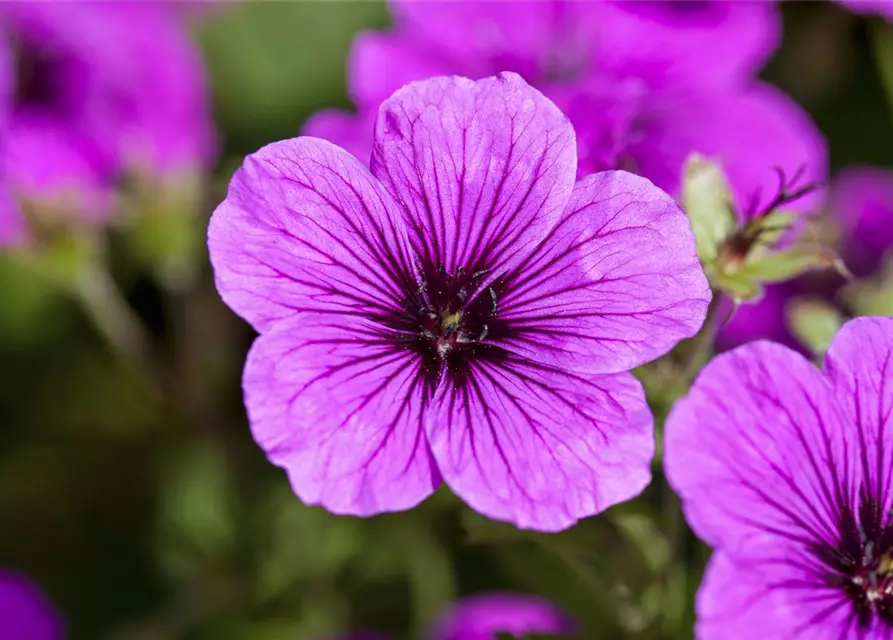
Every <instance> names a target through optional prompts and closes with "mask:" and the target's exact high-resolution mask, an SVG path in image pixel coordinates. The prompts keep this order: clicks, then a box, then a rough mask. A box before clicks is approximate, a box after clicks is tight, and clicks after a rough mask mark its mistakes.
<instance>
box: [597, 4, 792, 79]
mask: <svg viewBox="0 0 893 640" xmlns="http://www.w3.org/2000/svg"><path fill="white" fill-rule="evenodd" d="M580 5H582V6H584V7H588V13H591V14H592V18H591V23H592V27H591V29H592V30H593V31H595V35H594V38H595V39H596V41H597V42H598V50H599V54H600V57H599V63H600V64H601V65H603V66H604V67H607V68H611V69H614V70H615V71H625V72H627V73H633V74H636V75H640V76H641V77H644V78H647V79H648V80H649V84H651V86H652V87H658V86H662V87H675V88H678V87H680V86H690V85H699V86H704V85H705V84H718V85H728V84H730V82H731V83H734V82H735V81H738V80H749V79H750V77H751V76H752V75H753V74H755V73H757V72H758V71H759V70H760V68H761V67H762V66H763V65H764V64H765V63H766V62H768V61H769V58H770V57H771V56H772V54H773V53H775V50H776V49H777V47H778V44H779V42H780V41H781V27H782V25H781V13H780V11H779V10H778V7H777V6H776V4H775V3H773V2H737V1H734V0H733V1H731V2H730V1H727V0H708V1H707V2H691V1H690V0H681V1H680V0H651V1H647V2H641V1H637V0H621V1H618V2H599V3H580ZM707 51H709V52H710V55H709V59H705V52H707Z"/></svg>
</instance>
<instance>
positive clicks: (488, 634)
mask: <svg viewBox="0 0 893 640" xmlns="http://www.w3.org/2000/svg"><path fill="white" fill-rule="evenodd" d="M576 631H577V625H576V623H575V622H574V621H573V620H571V619H570V618H569V617H568V616H567V615H566V614H565V613H564V612H562V611H561V610H560V609H558V608H557V607H555V606H554V605H553V604H552V603H550V602H548V601H547V600H543V599H542V598H537V597H534V596H521V595H516V594H501V593H488V594H484V595H479V596H472V597H469V598H465V599H463V600H461V601H459V602H458V603H457V604H456V605H455V606H453V608H452V609H450V610H449V611H447V612H446V613H445V614H444V615H443V616H442V617H441V619H440V620H439V621H438V622H437V623H436V624H435V625H434V628H433V630H432V633H431V637H432V638H433V640H493V639H495V638H496V635H497V634H498V633H507V634H509V635H512V636H514V637H516V638H523V637H525V636H527V635H530V634H540V635H561V636H570V635H573V634H574V633H576Z"/></svg>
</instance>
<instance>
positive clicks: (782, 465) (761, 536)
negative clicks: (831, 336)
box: [664, 342, 859, 566]
mask: <svg viewBox="0 0 893 640" xmlns="http://www.w3.org/2000/svg"><path fill="white" fill-rule="evenodd" d="M854 431H855V429H854V428H853V426H852V424H851V422H850V421H849V420H848V418H847V416H846V415H845V414H844V413H843V409H842V407H841V405H840V404H839V403H838V402H837V401H836V399H835V398H834V395H833V392H832V388H831V385H830V384H829V383H828V381H827V380H826V379H825V377H824V376H823V375H822V373H821V372H820V371H819V370H818V369H817V368H816V367H814V366H813V365H812V364H811V363H809V362H808V361H807V360H805V359H804V358H803V357H802V356H801V355H799V354H798V353H796V352H794V351H792V350H790V349H788V348H787V347H783V346H781V345H777V344H774V343H771V342H755V343H751V344H748V345H745V346H743V347H739V348H738V349H735V350H734V351H730V352H728V353H725V354H722V355H720V356H717V357H716V358H714V360H713V361H712V362H711V363H710V364H708V365H707V366H706V367H705V368H704V369H703V370H702V372H701V374H700V375H699V376H698V378H697V380H696V381H695V383H694V385H693V387H692V389H691V391H690V392H689V393H688V395H686V396H685V397H684V398H682V399H681V400H679V401H678V402H677V403H676V405H675V407H674V408H673V410H672V412H671V413H670V416H669V417H668V418H667V422H666V426H665V448H664V467H665V471H666V474H667V478H668V480H669V482H670V484H671V485H672V486H673V488H674V489H675V490H676V491H677V492H678V493H679V495H680V497H681V498H682V503H683V509H684V511H685V515H686V518H687V520H688V522H689V524H690V525H691V527H692V528H693V529H694V531H695V532H696V533H697V534H698V535H699V536H700V537H701V538H703V539H704V540H706V541H707V542H708V543H710V544H711V545H713V546H715V547H718V548H721V549H723V550H725V551H726V552H727V553H729V554H730V555H732V556H733V557H735V558H736V559H741V558H762V557H770V558H773V559H776V560H778V561H782V562H788V563H792V562H797V560H796V558H798V557H799V556H800V555H802V552H803V551H805V550H806V549H807V547H809V546H810V545H813V546H814V545H820V544H825V546H828V547H831V548H833V547H834V546H835V543H836V540H837V533H838V531H837V522H838V516H839V514H840V513H841V512H842V511H844V510H845V508H846V507H851V506H852V505H853V504H854V487H856V486H858V473H859V470H858V468H856V466H855V465H854V464H853V462H852V461H853V460H854V459H855V458H854V452H855V451H856V448H855V447H856V443H855V442H854V440H855V438H854ZM813 566H814V565H813Z"/></svg>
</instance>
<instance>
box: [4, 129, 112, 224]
mask: <svg viewBox="0 0 893 640" xmlns="http://www.w3.org/2000/svg"><path fill="white" fill-rule="evenodd" d="M0 166H2V171H3V175H4V177H5V178H6V181H7V184H8V187H9V189H10V190H11V191H12V192H13V194H14V195H15V196H16V197H18V198H20V199H23V200H26V201H29V202H31V203H33V204H37V205H42V204H43V205H47V204H62V206H63V208H64V210H65V211H66V212H67V214H69V215H71V216H72V218H73V219H72V221H71V222H75V223H76V222H78V221H87V222H99V221H102V220H105V219H106V218H107V217H108V215H109V213H110V210H111V206H112V188H111V185H110V176H109V175H108V172H107V168H106V165H105V163H104V162H103V159H102V156H101V153H100V152H99V151H98V150H97V149H96V148H95V147H93V146H92V144H91V141H89V140H87V139H85V138H84V137H83V136H81V135H78V133H77V132H76V131H74V130H72V129H70V128H68V127H65V126H63V125H61V123H59V122H58V121H57V120H56V119H54V118H46V117H41V116H40V115H39V114H33V115H28V114H21V115H19V116H17V117H15V118H14V119H13V121H12V122H11V123H10V125H9V128H8V129H7V135H6V140H5V144H4V145H3V147H2V150H0Z"/></svg>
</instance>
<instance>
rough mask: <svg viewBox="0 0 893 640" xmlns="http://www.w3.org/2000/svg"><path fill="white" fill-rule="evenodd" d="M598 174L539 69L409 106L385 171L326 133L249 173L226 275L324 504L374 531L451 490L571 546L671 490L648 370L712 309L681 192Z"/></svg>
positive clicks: (235, 208) (264, 430) (225, 290)
mask: <svg viewBox="0 0 893 640" xmlns="http://www.w3.org/2000/svg"><path fill="white" fill-rule="evenodd" d="M575 175H576V148H575V138H574V131H573V129H572V127H571V125H570V123H569V122H568V121H567V119H566V118H565V117H564V116H563V115H562V114H561V112H560V111H559V110H558V109H557V108H556V107H555V105H554V104H552V103H551V102H550V101H549V100H548V99H546V98H545V97H544V96H543V95H542V94H540V93H539V92H538V91H536V90H534V89H532V88H531V87H529V86H528V85H527V84H526V83H525V82H524V81H523V80H521V78H520V77H518V76H517V75H515V74H503V75H501V76H499V77H495V78H487V79H485V80H481V81H478V82H473V81H470V80H467V79H465V78H457V77H448V78H435V79H431V80H429V81H425V82H418V83H413V84H410V85H408V86H407V87H405V88H403V89H402V90H400V91H398V92H397V93H396V94H394V96H392V97H391V98H390V99H388V100H386V101H385V102H384V103H383V104H382V107H381V110H380V111H379V115H378V120H377V123H376V133H375V147H374V152H373V156H372V163H371V173H370V171H369V170H368V169H366V167H365V166H364V165H363V164H361V163H359V162H358V161H357V160H356V159H355V158H354V157H353V156H351V155H350V154H348V153H347V152H345V151H343V150H342V149H339V148H338V147H335V146H333V145H331V144H329V143H327V142H324V141H322V140H317V139H314V138H297V139H293V140H287V141H284V142H279V143H275V144H272V145H269V146H267V147H265V148H263V149H261V150H260V151H259V152H257V153H255V154H253V155H252V156H249V157H248V158H247V159H246V161H245V164H244V165H243V167H242V168H241V169H240V170H239V171H238V172H237V173H236V175H235V176H234V178H233V180H232V183H231V184H230V188H229V194H228V196H227V198H226V200H224V202H223V203H222V204H221V205H220V206H219V207H218V208H217V210H216V211H215V213H214V215H213V218H212V220H211V224H210V228H209V248H210V253H211V260H212V262H213V264H214V269H215V274H216V280H217V287H218V290H219V291H220V294H221V296H222V297H223V299H224V300H225V301H226V302H227V304H229V305H230V307H232V308H233V310H235V311H236V312H237V313H239V314H240V315H241V316H242V317H244V318H245V319H246V320H248V321H249V322H250V323H251V324H252V325H253V326H254V327H255V328H256V329H257V330H258V331H259V332H261V336H260V338H259V339H258V340H257V341H256V342H255V344H254V346H253V348H252V350H251V353H250V354H249V357H248V362H247V364H246V368H245V374H244V379H243V385H244V390H245V401H246V405H247V408H248V414H249V418H250V421H251V425H252V428H253V432H254V436H255V439H256V440H257V442H258V443H259V444H260V446H261V447H262V448H263V449H264V450H265V451H266V453H267V455H268V457H269V459H270V460H271V461H272V462H274V463H275V464H277V465H279V466H282V467H284V468H285V469H286V471H287V472H288V474H289V478H290V480H291V484H292V487H293V489H294V491H295V492H296V493H297V494H298V496H300V497H301V499H302V500H303V501H304V502H306V503H308V504H315V505H323V506H325V507H326V508H327V509H329V510H330V511H333V512H336V513H347V514H356V515H364V516H367V515H372V514H375V513H380V512H383V511H395V510H402V509H408V508H411V507H413V506H415V505H416V504H418V503H419V502H421V501H422V500H424V499H425V498H426V497H427V496H428V495H430V494H431V493H432V492H433V491H434V490H435V489H436V488H437V487H438V486H439V485H440V483H441V482H442V481H446V483H447V484H448V485H449V486H450V487H451V488H452V489H453V490H454V491H455V492H456V493H457V494H458V495H459V496H461V497H462V498H463V499H464V500H465V501H466V502H468V504H469V505H471V506H472V507H473V508H474V509H476V510H478V511H480V512H481V513H484V514H486V515H488V516H490V517H493V518H497V519H501V520H507V521H511V522H514V523H515V524H517V525H518V526H520V527H526V528H534V529H540V530H558V529H563V528H565V527H568V526H570V525H572V524H573V523H574V522H575V521H577V520H578V519H580V518H583V517H586V516H589V515H592V514H595V513H598V512H600V511H601V510H603V509H605V508H607V507H608V506H610V505H612V504H614V503H617V502H620V501H623V500H627V499H629V498H631V497H632V496H634V495H636V494H637V493H639V492H640V491H641V490H642V489H643V488H644V487H645V486H646V485H647V483H648V482H649V479H650V471H649V462H650V460H651V457H652V455H653V444H654V443H653V433H652V419H651V415H650V412H649V410H648V407H647V405H646V404H645V402H644V398H643V395H642V389H641V386H640V385H639V383H638V382H637V381H636V380H635V378H634V377H633V376H632V375H631V374H629V373H627V371H628V370H629V369H631V368H633V367H635V366H638V365H640V364H642V363H644V362H648V361H650V360H652V359H654V358H656V357H658V356H660V355H662V354H664V353H665V352H666V351H667V350H669V349H670V348H671V347H672V346H673V345H675V344H676V342H677V341H679V340H680V339H682V338H685V337H688V336H691V335H693V334H694V333H696V332H697V331H698V329H699V328H700V326H701V324H702V322H703V319H704V315H705V312H706V307H707V303H708V301H709V299H710V291H709V288H708V286H707V282H706V279H705V277H704V274H703V272H702V270H701V268H700V265H699V264H698V261H697V258H696V255H695V248H694V239H693V236H692V233H691V229H690V227H689V225H688V221H687V219H686V217H685V214H684V213H683V212H682V211H681V209H680V208H679V207H678V206H677V205H676V203H675V202H674V201H673V199H672V198H670V197H669V196H668V195H667V194H665V193H663V192H662V191H660V190H659V189H657V188H655V187H654V186H653V185H652V184H651V183H649V182H648V181H647V180H645V179H643V178H639V177H637V176H634V175H632V174H628V173H625V172H622V171H615V172H606V173H601V174H597V175H592V176H588V177H587V178H585V179H583V180H581V181H580V182H578V183H577V184H576V185H575V184H574V180H575Z"/></svg>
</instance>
